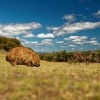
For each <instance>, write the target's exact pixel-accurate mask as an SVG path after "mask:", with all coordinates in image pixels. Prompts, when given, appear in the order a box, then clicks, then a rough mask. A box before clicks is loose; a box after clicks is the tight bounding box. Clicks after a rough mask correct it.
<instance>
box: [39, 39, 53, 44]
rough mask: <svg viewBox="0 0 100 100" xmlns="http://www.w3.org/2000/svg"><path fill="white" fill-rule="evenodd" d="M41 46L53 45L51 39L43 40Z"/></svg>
mask: <svg viewBox="0 0 100 100" xmlns="http://www.w3.org/2000/svg"><path fill="white" fill-rule="evenodd" d="M41 44H43V45H53V40H52V39H44V40H42V41H41Z"/></svg>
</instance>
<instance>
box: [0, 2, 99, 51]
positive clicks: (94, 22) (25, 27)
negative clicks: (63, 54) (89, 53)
mask: <svg viewBox="0 0 100 100" xmlns="http://www.w3.org/2000/svg"><path fill="white" fill-rule="evenodd" d="M0 36H7V37H13V38H17V39H19V40H20V41H21V43H22V44H23V45H24V46H27V47H31V48H32V49H34V50H35V51H37V52H55V51H61V50H66V51H78V50H79V51H84V50H98V49H100V0H0Z"/></svg>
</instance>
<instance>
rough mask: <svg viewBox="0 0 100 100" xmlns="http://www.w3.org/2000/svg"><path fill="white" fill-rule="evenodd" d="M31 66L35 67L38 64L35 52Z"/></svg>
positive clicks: (38, 59)
mask: <svg viewBox="0 0 100 100" xmlns="http://www.w3.org/2000/svg"><path fill="white" fill-rule="evenodd" d="M33 66H36V67H39V66H40V57H39V56H38V55H37V54H35V55H34V57H33V60H32V67H33Z"/></svg>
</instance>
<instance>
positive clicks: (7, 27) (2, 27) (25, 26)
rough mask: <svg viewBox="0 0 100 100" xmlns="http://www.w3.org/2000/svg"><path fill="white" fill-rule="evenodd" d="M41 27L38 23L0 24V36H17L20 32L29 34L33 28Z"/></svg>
mask: <svg viewBox="0 0 100 100" xmlns="http://www.w3.org/2000/svg"><path fill="white" fill-rule="evenodd" d="M40 27H42V25H41V24H40V23H36V22H31V23H17V24H13V23H10V24H0V35H1V36H17V35H20V34H29V32H30V34H31V32H32V31H33V30H35V29H38V28H40Z"/></svg>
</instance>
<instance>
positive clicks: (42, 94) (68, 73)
mask: <svg viewBox="0 0 100 100" xmlns="http://www.w3.org/2000/svg"><path fill="white" fill-rule="evenodd" d="M0 100H100V64H99V63H91V64H89V65H88V66H86V64H84V63H81V64H80V66H79V65H78V64H76V65H74V64H69V63H66V62H46V61H41V66H40V67H26V66H17V67H12V66H11V65H10V64H9V63H8V62H6V61H5V54H0Z"/></svg>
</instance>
